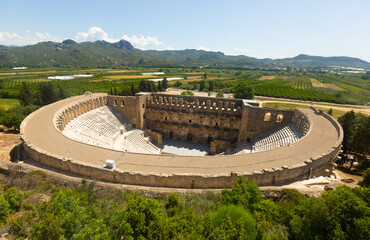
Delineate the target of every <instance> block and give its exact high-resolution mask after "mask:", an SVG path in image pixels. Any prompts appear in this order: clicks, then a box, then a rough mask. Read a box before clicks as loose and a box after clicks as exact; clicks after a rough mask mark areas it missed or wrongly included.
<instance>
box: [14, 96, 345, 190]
mask: <svg viewBox="0 0 370 240" xmlns="http://www.w3.org/2000/svg"><path fill="white" fill-rule="evenodd" d="M126 98H127V99H132V98H129V97H126ZM110 101H113V105H116V107H118V106H120V105H119V102H116V103H115V102H114V98H110V97H109V96H107V95H106V94H93V95H92V96H78V97H72V98H69V99H65V100H62V101H59V102H56V103H53V104H51V105H48V106H45V107H43V108H41V109H39V110H37V111H35V112H33V113H32V114H30V115H29V116H28V117H27V118H26V119H25V120H24V121H23V122H22V124H21V139H22V141H23V146H24V149H25V151H26V152H27V154H28V155H29V156H30V157H31V158H32V159H34V160H35V161H37V162H39V163H41V164H43V165H46V166H49V167H52V168H55V169H58V170H62V171H65V172H70V173H74V174H78V175H80V176H81V177H88V178H91V179H96V180H101V181H108V182H114V183H122V184H132V185H145V186H156V187H175V188H228V187H231V186H232V185H233V183H234V182H235V180H236V178H237V176H238V175H241V176H244V177H248V178H250V179H251V180H253V181H254V182H255V183H257V184H258V185H261V186H263V185H274V184H282V183H286V182H290V181H293V180H298V179H304V178H307V177H308V176H310V175H312V176H313V175H314V174H315V171H317V170H321V169H322V168H323V167H326V166H327V165H328V164H329V163H331V162H332V161H334V160H335V159H336V157H337V155H338V153H339V151H340V148H341V143H342V140H343V130H342V128H341V126H340V125H339V123H338V122H337V121H336V120H335V119H333V118H332V117H331V116H329V115H327V114H326V113H323V112H320V111H317V110H316V109H314V110H310V109H296V110H293V111H292V112H291V122H293V123H294V124H295V125H296V126H297V128H299V129H300V130H301V131H302V132H304V133H306V135H305V137H303V138H302V139H300V140H299V141H297V142H295V143H293V144H291V146H285V147H280V148H277V149H274V150H271V151H266V152H257V153H251V154H245V155H225V156H204V157H189V156H174V155H145V154H134V153H126V154H123V153H122V152H119V151H114V150H110V149H105V148H101V147H98V146H92V145H88V144H84V143H81V142H77V141H74V140H72V139H69V138H67V137H66V136H64V135H63V134H62V133H61V130H63V128H64V127H65V125H66V124H67V123H68V121H71V120H72V119H74V118H76V117H77V116H79V115H80V114H82V113H84V112H86V111H89V110H91V109H94V108H97V107H99V106H102V105H104V104H109V102H110ZM143 101H144V103H143V102H142V101H139V102H136V103H135V102H134V101H132V104H133V105H135V104H136V105H137V106H139V107H141V108H142V109H144V110H143V111H142V112H145V109H146V105H145V104H146V100H145V99H144V100H143ZM125 104H127V103H126V102H125ZM143 104H144V105H143ZM126 106H127V105H126ZM261 109H263V111H265V110H266V109H264V108H261ZM270 111H271V109H270ZM315 112H316V113H315ZM242 114H243V113H242ZM123 115H124V114H123ZM139 115H140V114H135V113H133V112H131V115H130V114H128V113H126V115H124V116H125V117H127V118H128V119H129V120H131V121H133V122H134V123H135V124H136V125H137V126H138V127H140V125H141V124H142V125H144V122H145V121H144V120H145V119H144V114H143V115H142V116H143V119H141V117H140V116H139ZM130 118H131V119H130ZM249 119H251V118H249ZM107 159H111V160H115V161H116V165H117V168H116V169H114V170H108V169H105V168H103V167H102V166H103V165H104V164H105V161H106V160H107Z"/></svg>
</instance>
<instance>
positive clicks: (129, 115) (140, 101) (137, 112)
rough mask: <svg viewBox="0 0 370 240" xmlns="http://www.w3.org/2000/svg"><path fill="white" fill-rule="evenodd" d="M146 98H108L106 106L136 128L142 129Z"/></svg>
mask: <svg viewBox="0 0 370 240" xmlns="http://www.w3.org/2000/svg"><path fill="white" fill-rule="evenodd" d="M145 103H146V96H145V95H143V96H108V97H107V104H108V105H109V106H111V107H113V108H114V109H115V110H116V111H117V112H119V113H120V114H121V115H122V116H124V117H125V118H126V119H127V120H129V121H130V122H131V123H132V124H134V125H135V127H137V128H144V118H143V116H144V112H145V107H146V106H145Z"/></svg>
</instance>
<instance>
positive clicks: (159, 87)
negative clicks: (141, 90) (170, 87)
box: [157, 81, 163, 92]
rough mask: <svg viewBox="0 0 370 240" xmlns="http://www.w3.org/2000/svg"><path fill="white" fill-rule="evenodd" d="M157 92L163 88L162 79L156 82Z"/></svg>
mask: <svg viewBox="0 0 370 240" xmlns="http://www.w3.org/2000/svg"><path fill="white" fill-rule="evenodd" d="M157 88H158V92H162V91H163V89H162V81H159V82H158V87H157Z"/></svg>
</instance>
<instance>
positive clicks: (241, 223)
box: [0, 172, 370, 239]
mask: <svg viewBox="0 0 370 240" xmlns="http://www.w3.org/2000/svg"><path fill="white" fill-rule="evenodd" d="M8 178H9V179H8ZM31 179H32V181H30V180H31ZM26 182H29V183H31V184H25V183H26ZM8 184H15V185H17V186H18V187H19V188H20V189H22V190H18V189H17V188H15V187H11V186H10V185H8ZM58 184H59V185H58ZM61 185H64V183H58V182H57V181H55V180H52V179H49V178H48V176H47V175H45V174H40V172H37V173H36V172H31V173H28V174H26V175H25V176H22V177H19V176H18V178H17V176H9V177H5V178H3V183H2V184H1V185H0V225H2V226H4V224H5V223H8V224H7V229H8V232H9V233H10V234H11V236H12V237H14V238H18V239H25V238H29V239H338V238H340V239H368V238H369V237H370V231H369V220H370V205H369V203H370V202H369V194H370V192H369V188H367V187H356V188H349V187H347V186H341V187H337V189H336V190H331V191H329V192H325V193H323V194H322V196H321V197H318V198H316V197H311V198H307V197H306V196H305V195H303V194H301V193H299V192H298V191H296V190H290V189H285V190H283V191H282V192H281V195H280V196H278V197H275V198H273V199H269V198H264V197H261V192H260V191H259V188H258V186H257V185H255V184H254V183H253V182H251V181H250V180H248V179H243V178H241V177H239V178H238V179H237V181H236V183H235V185H234V186H233V188H232V189H231V190H223V191H222V193H221V194H217V193H213V192H206V193H203V194H198V195H195V194H182V195H177V194H170V195H168V196H167V197H159V198H148V197H144V196H141V195H139V194H138V193H137V192H126V191H121V190H118V189H113V188H112V189H111V188H109V187H106V188H105V189H102V188H99V187H96V186H95V185H94V184H93V183H88V182H87V181H85V180H82V182H81V184H80V185H79V186H77V187H72V188H71V189H66V188H65V187H61ZM42 199H46V200H42Z"/></svg>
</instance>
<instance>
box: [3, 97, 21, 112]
mask: <svg viewBox="0 0 370 240" xmlns="http://www.w3.org/2000/svg"><path fill="white" fill-rule="evenodd" d="M16 106H19V100H18V99H7V98H0V108H2V109H4V110H8V109H9V108H12V107H16Z"/></svg>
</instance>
